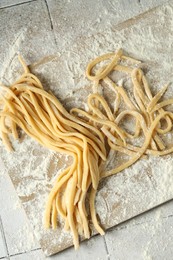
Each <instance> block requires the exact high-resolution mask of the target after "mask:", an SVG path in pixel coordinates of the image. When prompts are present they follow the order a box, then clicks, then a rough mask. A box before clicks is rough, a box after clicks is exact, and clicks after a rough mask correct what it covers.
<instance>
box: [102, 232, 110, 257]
mask: <svg viewBox="0 0 173 260" xmlns="http://www.w3.org/2000/svg"><path fill="white" fill-rule="evenodd" d="M103 241H104V245H105V249H106V253H107V260H110V255H109V250H108V246H107V243H106V238H105V236H103Z"/></svg>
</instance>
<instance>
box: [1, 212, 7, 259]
mask: <svg viewBox="0 0 173 260" xmlns="http://www.w3.org/2000/svg"><path fill="white" fill-rule="evenodd" d="M0 231H1V233H2V237H3V242H4V246H5V251H6V254H7V256H6V257H9V252H8V246H7V241H6V237H5V232H4V228H3V224H2V219H1V215H0Z"/></svg>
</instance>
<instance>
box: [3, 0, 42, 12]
mask: <svg viewBox="0 0 173 260" xmlns="http://www.w3.org/2000/svg"><path fill="white" fill-rule="evenodd" d="M36 1H37V0H28V1H26V2H21V3H17V4H14V5H13V4H12V5H7V6H3V7H0V10H2V9H6V8H11V7H15V6H18V5H24V4H28V3H32V2H36Z"/></svg>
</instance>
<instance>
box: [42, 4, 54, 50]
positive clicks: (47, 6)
mask: <svg viewBox="0 0 173 260" xmlns="http://www.w3.org/2000/svg"><path fill="white" fill-rule="evenodd" d="M44 1H45V4H46V8H47V12H48V16H49V20H50V27H51V30H52V31H53V37H54V42H55V45H56V47H57V42H56V36H55V31H54V27H53V21H52V16H51V14H50V10H49V5H48V2H47V0H44Z"/></svg>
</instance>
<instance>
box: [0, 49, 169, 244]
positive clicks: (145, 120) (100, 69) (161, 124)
mask: <svg viewBox="0 0 173 260" xmlns="http://www.w3.org/2000/svg"><path fill="white" fill-rule="evenodd" d="M19 60H20V62H21V64H22V65H23V68H24V73H23V74H22V76H21V77H20V79H18V80H17V81H16V82H15V83H13V84H12V85H11V86H3V85H1V86H0V134H1V138H2V141H3V143H4V145H5V146H6V148H7V149H8V150H9V151H12V150H13V148H12V145H11V142H10V139H9V135H12V136H13V137H14V139H18V138H19V136H18V129H19V128H21V129H22V130H23V131H24V132H25V133H26V134H27V135H29V136H30V137H31V138H33V139H35V140H36V141H37V142H38V143H40V144H41V145H43V146H45V147H47V148H49V149H52V150H54V151H57V152H59V153H65V154H67V155H69V156H71V157H72V158H73V162H72V164H71V165H70V166H69V167H67V168H66V169H65V170H63V171H62V172H61V173H60V174H59V175H58V176H57V178H56V181H55V183H54V186H53V187H52V189H51V191H50V194H49V196H48V199H47V203H46V210H45V215H44V225H45V227H46V228H49V227H50V226H51V227H52V228H54V229H55V228H56V227H57V222H58V219H59V217H60V218H61V219H62V220H63V222H64V229H65V230H70V231H71V233H72V235H73V243H74V246H75V248H78V246H79V235H82V236H84V237H85V238H89V237H90V227H89V220H90V219H91V220H92V223H93V225H94V227H95V229H96V230H97V232H98V233H100V234H101V235H103V234H104V231H103V229H102V228H101V226H100V224H99V222H98V220H97V216H96V210H95V196H96V193H97V189H98V185H99V181H100V180H101V179H102V178H105V177H108V176H111V175H113V174H116V173H119V172H121V171H122V170H124V169H125V168H127V167H129V166H131V165H132V164H134V163H135V162H136V161H137V160H139V159H140V158H141V157H142V156H146V155H148V154H151V155H166V154H169V153H171V152H172V151H173V147H168V146H167V144H165V142H164V141H163V140H164V138H162V137H163V136H165V135H166V134H167V133H169V132H170V131H171V130H172V120H173V113H172V112H171V111H167V110H165V107H167V106H168V105H171V104H173V99H167V100H164V99H163V95H164V93H165V92H166V90H167V85H166V86H165V87H163V88H162V89H161V90H160V91H159V92H158V93H157V94H156V95H153V94H152V92H151V89H150V86H149V84H148V82H147V79H146V77H145V75H144V73H143V71H142V70H141V69H140V66H138V65H139V64H140V62H139V61H137V60H135V59H133V58H131V57H128V56H125V55H124V54H123V51H122V50H121V49H120V50H118V51H117V52H116V53H109V54H105V55H102V56H100V57H98V58H96V59H95V60H93V61H91V63H89V65H88V66H87V69H86V76H87V78H88V79H89V80H90V81H91V82H92V86H93V93H91V94H90V95H89V96H88V101H87V105H88V109H87V111H84V110H82V109H79V108H73V109H71V111H70V112H67V110H66V109H65V108H64V107H63V106H62V104H61V103H60V102H59V100H58V99H57V98H56V97H55V96H54V95H53V94H52V93H51V92H46V91H45V90H44V89H43V86H42V84H41V82H40V80H39V79H38V78H37V77H36V76H35V75H33V74H32V73H31V72H30V71H29V68H28V66H27V65H26V64H25V62H24V61H23V59H22V58H21V57H19ZM126 63H127V64H128V65H127V64H126ZM129 64H130V65H129ZM117 72H121V73H125V74H127V75H128V77H129V78H130V80H131V84H132V89H131V93H132V94H131V95H129V93H128V91H127V90H126V89H125V88H124V86H123V84H121V85H120V84H119V85H118V84H117V83H116V82H115V81H114V80H113V74H114V73H117ZM103 87H104V88H105V87H107V88H110V89H111V90H112V91H113V92H114V103H113V104H108V102H107V101H106V99H105V98H104V96H103V95H102V93H101V91H100V89H101V88H103ZM122 104H123V106H121V105H122ZM112 107H113V108H112ZM122 107H123V109H122ZM127 117H130V118H131V120H132V122H133V133H132V132H131V131H128V130H127V129H126V128H125V127H123V122H125V121H126V118H127ZM140 136H142V139H141V143H140V145H139V144H138V145H135V144H134V143H133V142H132V140H135V139H136V138H139V137H140ZM112 151H115V153H116V152H120V153H122V154H125V155H127V156H128V160H126V161H124V162H122V163H121V164H120V165H118V166H116V168H114V169H110V170H109V171H106V167H104V166H105V164H106V160H107V158H108V155H109V153H110V152H112ZM88 195H89V203H88V204H87V205H86V196H88ZM87 206H89V209H90V210H89V212H90V214H89V216H88V213H87V210H86V207H87Z"/></svg>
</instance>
